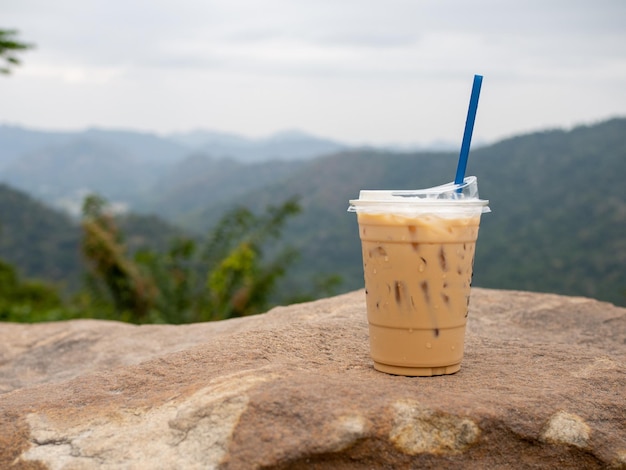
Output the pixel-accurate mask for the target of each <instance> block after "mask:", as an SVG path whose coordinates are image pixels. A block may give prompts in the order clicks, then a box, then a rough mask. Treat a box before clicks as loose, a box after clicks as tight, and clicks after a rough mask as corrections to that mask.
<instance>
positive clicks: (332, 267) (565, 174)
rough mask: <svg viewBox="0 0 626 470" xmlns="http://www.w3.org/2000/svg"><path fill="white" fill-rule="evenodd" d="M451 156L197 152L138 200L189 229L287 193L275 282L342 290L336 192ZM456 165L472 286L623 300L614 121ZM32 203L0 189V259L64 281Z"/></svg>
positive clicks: (619, 151)
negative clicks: (247, 160)
mask: <svg viewBox="0 0 626 470" xmlns="http://www.w3.org/2000/svg"><path fill="white" fill-rule="evenodd" d="M456 161H457V154H456V153H435V152H429V153H426V152H420V153H397V152H383V151H375V150H367V149H362V150H350V151H344V152H341V153H336V154H333V155H328V156H324V157H319V158H316V159H313V160H310V161H300V162H297V163H296V162H294V163H286V162H275V163H272V162H264V163H263V164H257V166H254V165H251V164H243V163H240V162H237V163H235V162H232V161H230V162H227V161H221V163H219V164H218V162H219V161H218V160H215V159H206V158H204V157H197V159H196V160H193V159H190V160H188V161H187V162H186V165H187V166H185V165H183V166H179V167H178V170H177V172H171V173H170V174H169V175H168V176H167V177H166V178H165V179H164V180H162V182H161V189H162V191H161V196H160V199H158V200H157V199H154V200H153V201H151V203H152V204H153V207H157V208H160V209H161V210H162V213H163V215H167V216H168V217H170V219H171V220H176V221H177V222H182V223H183V224H184V227H183V229H185V230H187V231H188V232H189V233H205V232H206V231H207V230H208V229H209V228H210V227H211V226H212V225H213V224H214V223H215V222H216V221H217V220H218V219H219V218H220V216H221V215H222V214H224V213H225V212H226V211H227V210H228V209H230V208H232V207H234V206H237V205H239V206H245V207H249V208H251V209H253V210H256V211H259V212H260V211H262V210H263V209H264V208H265V207H267V206H268V205H272V204H273V205H276V204H279V203H281V202H283V201H285V200H287V199H288V198H289V197H291V196H295V195H297V196H299V198H300V199H299V202H300V206H301V208H302V212H301V214H300V215H298V216H296V217H293V218H292V219H290V220H289V222H288V224H287V227H286V231H285V233H284V236H283V241H284V243H285V244H286V245H291V246H294V247H295V248H296V249H297V250H298V251H299V252H300V256H299V260H298V262H297V263H296V264H295V265H294V266H293V267H292V268H291V269H290V270H289V271H288V274H287V276H286V278H284V279H283V280H281V283H280V286H279V287H280V288H281V289H283V290H284V291H298V290H299V291H302V290H304V291H310V289H309V287H310V286H309V284H310V283H311V282H312V281H311V279H314V278H315V277H316V276H317V277H319V278H323V277H325V276H328V275H332V274H338V275H340V276H341V278H342V280H343V283H342V284H341V290H343V291H347V290H351V289H356V288H359V287H362V285H363V276H362V268H361V259H360V245H359V243H360V242H359V239H358V231H357V225H356V217H355V215H354V214H351V213H348V212H346V209H347V207H348V200H349V199H351V198H355V197H356V196H357V195H358V192H359V190H360V189H382V188H387V189H389V188H394V189H415V188H423V187H428V186H434V185H437V184H441V183H445V182H448V181H451V180H452V179H453V177H454V172H455V168H456ZM467 173H468V174H472V175H476V176H477V177H478V180H479V188H480V193H481V196H482V197H483V198H486V199H489V200H490V201H491V203H490V206H491V208H492V210H493V212H492V213H490V214H486V215H484V217H483V222H482V224H481V230H480V236H479V241H478V246H477V255H476V262H475V277H474V285H477V286H481V287H492V288H508V289H523V290H532V291H547V292H557V293H563V294H569V295H583V296H590V297H595V298H599V299H603V300H608V301H611V302H614V303H617V304H621V305H626V296H625V294H624V291H625V290H626V268H625V267H626V236H625V234H626V196H625V194H626V192H625V191H624V190H623V179H624V177H626V119H612V120H609V121H605V122H602V123H599V124H596V125H591V126H580V127H576V128H574V129H572V130H570V131H563V130H551V131H544V132H536V133H531V134H528V135H522V136H517V137H513V138H510V139H506V140H504V141H501V142H498V143H496V144H493V145H490V146H486V147H482V148H478V149H475V150H473V151H472V152H471V156H470V162H469V166H468V171H467ZM220 187H221V188H224V189H223V191H222V192H223V194H222V196H223V197H212V195H211V190H215V189H216V188H220ZM251 188H253V189H252V190H250V189H251ZM44 209H45V208H43V207H42V206H41V204H38V203H36V202H34V201H33V200H32V199H30V198H26V197H25V195H23V194H21V193H16V192H15V191H12V190H10V189H9V188H7V187H6V186H4V187H0V226H1V227H2V229H1V230H2V231H1V232H0V257H2V258H5V259H7V260H9V261H10V262H12V263H14V264H16V265H17V266H18V268H19V269H20V271H21V272H23V273H25V274H28V275H29V276H39V277H46V278H49V279H54V280H57V281H58V280H62V279H76V278H77V277H78V276H77V274H76V271H77V270H78V269H79V268H78V267H77V266H78V260H77V256H78V255H77V245H76V244H77V240H78V234H77V229H76V227H75V226H74V225H73V222H72V221H71V220H69V219H68V218H67V217H65V216H63V215H62V214H60V213H56V212H55V213H51V212H49V211H48V210H47V209H45V211H44ZM40 211H44V212H42V213H41V214H40ZM140 225H141V228H142V229H143V234H144V235H143V237H144V238H148V239H151V240H152V239H157V238H158V236H159V235H161V238H162V239H163V240H164V239H165V238H167V236H168V235H169V234H171V233H173V229H171V228H170V229H165V228H164V227H167V225H164V224H161V223H160V222H159V221H158V220H157V219H153V220H152V222H151V223H147V222H146V221H145V219H142V222H141V224H140ZM129 230H130V229H129ZM127 238H128V239H134V238H133V236H132V235H128V236H127ZM70 284H71V283H70ZM303 287H304V288H303Z"/></svg>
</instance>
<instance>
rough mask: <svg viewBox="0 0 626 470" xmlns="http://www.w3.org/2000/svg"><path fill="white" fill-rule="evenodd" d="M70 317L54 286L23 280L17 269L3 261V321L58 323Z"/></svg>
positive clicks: (0, 288) (0, 308) (0, 306)
mask: <svg viewBox="0 0 626 470" xmlns="http://www.w3.org/2000/svg"><path fill="white" fill-rule="evenodd" d="M66 314H69V312H67V311H65V310H64V308H63V302H62V300H61V298H60V297H59V295H58V294H57V292H56V291H55V290H54V289H53V288H52V287H50V286H48V285H46V284H44V283H42V282H38V281H27V280H21V279H20V277H19V276H18V274H17V272H16V271H15V268H14V267H13V266H11V265H10V264H8V263H5V262H4V261H2V260H0V321H14V322H37V321H46V320H58V319H60V318H63V317H64V316H66Z"/></svg>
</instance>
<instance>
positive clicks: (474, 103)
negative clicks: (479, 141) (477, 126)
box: [454, 75, 483, 184]
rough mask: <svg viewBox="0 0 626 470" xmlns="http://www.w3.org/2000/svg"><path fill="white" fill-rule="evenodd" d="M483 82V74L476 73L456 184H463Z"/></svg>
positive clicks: (457, 168) (455, 179)
mask: <svg viewBox="0 0 626 470" xmlns="http://www.w3.org/2000/svg"><path fill="white" fill-rule="evenodd" d="M482 83H483V76H482V75H474V85H473V86H472V96H471V97H470V103H469V109H468V110H467V120H466V121H465V132H463V143H462V144H461V154H460V155H459V164H458V166H457V167H456V177H455V178H454V184H463V180H464V179H465V170H466V168H467V158H468V157H469V150H470V144H471V142H472V133H473V132H474V121H475V120H476V110H477V109H478V97H479V96H480V86H481V85H482Z"/></svg>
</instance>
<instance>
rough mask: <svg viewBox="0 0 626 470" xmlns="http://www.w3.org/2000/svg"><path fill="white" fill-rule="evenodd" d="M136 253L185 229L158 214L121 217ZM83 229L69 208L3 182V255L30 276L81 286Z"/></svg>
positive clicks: (161, 243) (0, 223)
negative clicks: (44, 201) (53, 205)
mask: <svg viewBox="0 0 626 470" xmlns="http://www.w3.org/2000/svg"><path fill="white" fill-rule="evenodd" d="M118 225H119V227H120V229H121V231H122V233H123V234H124V235H125V240H126V242H127V245H128V248H129V250H130V251H131V252H133V251H135V250H138V249H140V248H142V247H150V248H155V249H165V247H166V246H167V245H168V244H169V241H170V240H171V239H172V238H173V237H175V236H178V235H180V234H181V233H182V231H181V230H180V229H177V228H175V227H173V226H172V225H170V224H168V223H167V222H164V221H163V220H160V219H158V218H156V217H154V216H145V215H137V214H127V215H124V216H120V217H119V218H118ZM80 239H81V229H80V226H79V224H78V222H76V221H75V220H74V219H71V218H70V217H69V216H68V215H67V214H66V213H64V212H62V211H60V210H56V209H52V208H50V207H48V206H46V205H44V204H42V203H41V202H39V201H38V200H36V199H34V198H32V197H31V196H29V195H27V194H26V193H24V192H22V191H19V190H16V189H14V188H11V187H9V186H7V185H6V184H2V183H0V259H3V260H6V261H8V262H9V263H11V264H13V265H15V266H16V267H17V268H18V271H19V273H20V274H21V275H22V276H25V277H27V278H38V279H44V280H46V281H48V282H51V283H53V284H56V285H57V286H59V287H60V288H61V290H63V291H64V292H66V293H67V292H70V291H73V290H75V289H76V288H78V287H79V286H80V283H81V278H82V275H83V272H84V263H83V261H82V260H81V255H80Z"/></svg>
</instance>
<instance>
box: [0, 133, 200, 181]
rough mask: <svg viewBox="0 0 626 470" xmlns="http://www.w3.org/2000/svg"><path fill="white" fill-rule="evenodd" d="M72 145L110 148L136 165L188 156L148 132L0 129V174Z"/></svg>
mask: <svg viewBox="0 0 626 470" xmlns="http://www.w3.org/2000/svg"><path fill="white" fill-rule="evenodd" d="M73 141H83V142H84V141H91V142H94V143H96V144H100V145H104V146H111V147H114V148H116V149H118V151H120V152H122V153H124V154H127V155H129V156H131V157H132V158H135V159H137V160H139V161H143V162H153V163H163V162H170V163H173V162H175V161H178V160H180V159H181V158H182V157H183V156H184V155H185V154H186V153H187V152H188V148H187V146H185V145H181V144H179V143H177V142H174V141H172V140H170V139H167V138H164V137H159V136H157V135H156V134H151V133H147V132H138V131H125V130H105V129H97V128H91V129H86V130H81V131H64V132H60V131H40V130H32V129H26V128H23V127H19V126H9V125H0V170H2V169H3V168H5V167H6V166H7V165H9V164H11V163H13V162H15V161H17V160H19V159H20V158H21V157H22V156H24V155H27V154H31V153H33V152H39V153H41V152H45V151H46V150H47V149H50V148H58V147H59V146H63V145H66V144H68V143H70V142H73ZM0 174H1V173H0Z"/></svg>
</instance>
